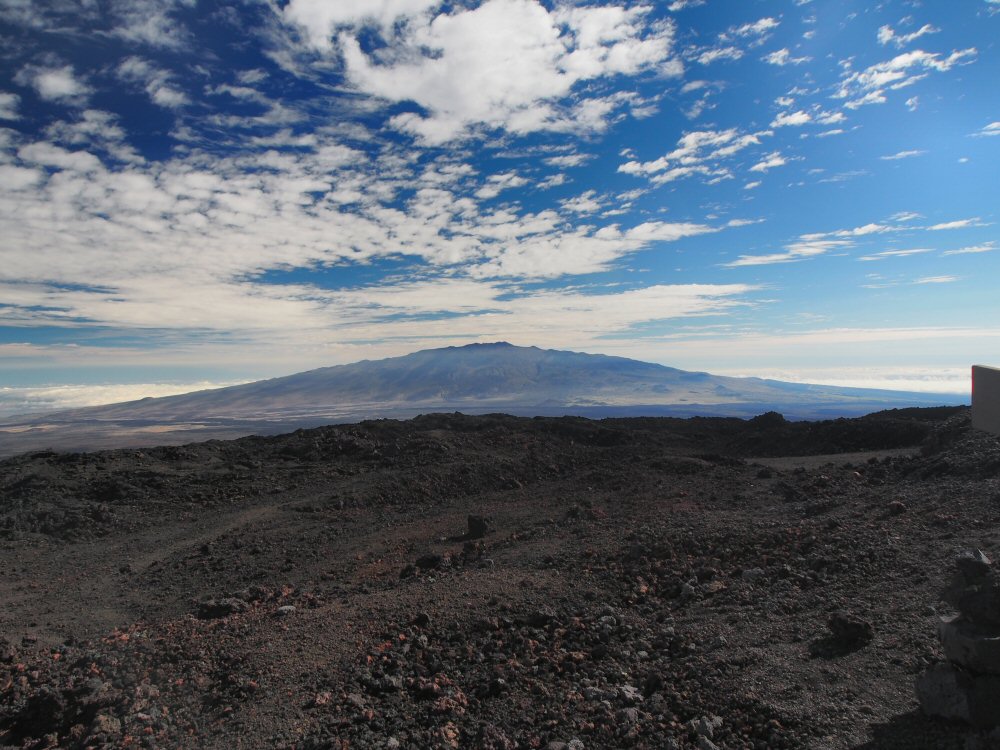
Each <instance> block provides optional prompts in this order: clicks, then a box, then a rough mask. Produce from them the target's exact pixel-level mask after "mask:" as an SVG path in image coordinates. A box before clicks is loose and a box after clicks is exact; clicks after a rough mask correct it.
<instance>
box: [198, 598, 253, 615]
mask: <svg viewBox="0 0 1000 750" xmlns="http://www.w3.org/2000/svg"><path fill="white" fill-rule="evenodd" d="M248 609H250V605H249V604H247V603H246V602H245V601H243V600H242V599H238V598H236V597H235V596H228V597H225V598H223V599H208V600H207V601H203V602H201V603H200V604H199V605H198V617H199V618H200V619H202V620H217V619H219V618H220V617H229V616H230V615H235V614H239V613H240V612H246V611H247V610H248Z"/></svg>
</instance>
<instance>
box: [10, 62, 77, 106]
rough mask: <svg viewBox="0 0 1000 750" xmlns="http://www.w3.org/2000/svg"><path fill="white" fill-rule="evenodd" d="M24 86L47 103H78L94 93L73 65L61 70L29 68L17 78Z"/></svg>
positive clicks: (22, 71) (20, 72)
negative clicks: (77, 73)
mask: <svg viewBox="0 0 1000 750" xmlns="http://www.w3.org/2000/svg"><path fill="white" fill-rule="evenodd" d="M15 80H16V81H17V82H18V83H20V84H22V85H30V86H31V87H32V88H34V89H35V91H36V92H38V96H40V97H41V98H42V99H45V100H47V101H61V102H71V103H76V102H79V101H81V100H83V99H85V98H86V97H87V96H89V95H90V94H91V92H92V89H91V88H90V86H88V85H87V84H86V83H84V82H83V81H81V80H80V79H79V78H77V76H76V72H75V71H74V70H73V66H72V65H64V66H62V67H59V68H38V67H35V66H28V67H26V68H23V69H22V70H21V71H19V72H18V74H17V76H15Z"/></svg>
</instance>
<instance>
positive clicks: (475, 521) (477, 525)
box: [465, 515, 490, 539]
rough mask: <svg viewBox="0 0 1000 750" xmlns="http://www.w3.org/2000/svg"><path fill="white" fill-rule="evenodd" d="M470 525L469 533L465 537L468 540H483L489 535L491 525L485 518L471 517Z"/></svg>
mask: <svg viewBox="0 0 1000 750" xmlns="http://www.w3.org/2000/svg"><path fill="white" fill-rule="evenodd" d="M468 523H469V531H468V532H467V533H466V535H465V536H466V538H467V539H482V538H483V537H484V536H486V534H487V533H489V530H490V524H489V521H487V520H486V518H485V517H484V516H479V515H470V516H469V519H468Z"/></svg>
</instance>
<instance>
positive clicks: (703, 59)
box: [694, 47, 743, 65]
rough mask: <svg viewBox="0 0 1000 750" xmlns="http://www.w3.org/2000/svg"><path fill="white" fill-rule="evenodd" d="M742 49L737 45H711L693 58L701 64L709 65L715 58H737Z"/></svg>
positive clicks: (741, 54)
mask: <svg viewBox="0 0 1000 750" xmlns="http://www.w3.org/2000/svg"><path fill="white" fill-rule="evenodd" d="M742 57H743V50H741V49H740V48H739V47H713V48H711V49H707V50H704V51H703V52H700V53H699V54H698V55H697V57H695V58H694V59H695V60H697V61H698V62H700V63H701V64H702V65H711V64H712V63H714V62H715V61H716V60H739V59H740V58H742Z"/></svg>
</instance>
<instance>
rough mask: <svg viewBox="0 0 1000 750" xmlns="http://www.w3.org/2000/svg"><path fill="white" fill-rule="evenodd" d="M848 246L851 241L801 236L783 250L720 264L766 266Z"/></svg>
mask: <svg viewBox="0 0 1000 750" xmlns="http://www.w3.org/2000/svg"><path fill="white" fill-rule="evenodd" d="M850 246H851V243H850V242H848V241H847V240H825V239H805V238H803V239H800V240H798V241H796V242H793V243H791V244H789V245H786V246H785V250H784V251H783V252H780V253H769V254H766V255H741V256H740V257H739V258H737V259H736V260H733V261H730V262H728V263H723V264H722V265H723V266H724V267H726V268H740V267H743V266H767V265H772V264H774V263H796V262H798V261H803V260H809V259H810V258H816V257H818V256H820V255H825V254H826V253H828V252H830V251H831V250H843V249H845V248H848V247H850Z"/></svg>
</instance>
